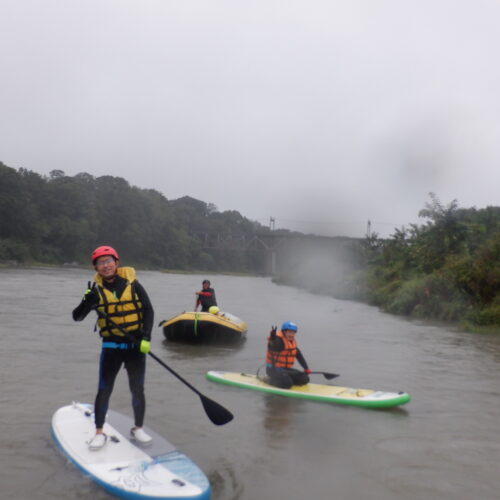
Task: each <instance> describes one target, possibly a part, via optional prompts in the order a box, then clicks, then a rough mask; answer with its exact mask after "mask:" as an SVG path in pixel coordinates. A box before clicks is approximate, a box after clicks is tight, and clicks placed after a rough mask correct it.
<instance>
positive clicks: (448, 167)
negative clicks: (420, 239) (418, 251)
mask: <svg viewBox="0 0 500 500" xmlns="http://www.w3.org/2000/svg"><path fill="white" fill-rule="evenodd" d="M499 18H500V3H498V2H496V1H493V0H491V1H486V0H478V1H474V2H472V1H465V0H448V1H444V0H441V1H440V0H419V1H416V0H415V1H406V0H383V1H379V0H357V1H356V0H349V1H338V0H325V1H319V0H307V1H306V0H286V1H285V0H281V1H277V0H255V1H245V2H243V1H240V0H227V1H226V0H224V1H212V0H204V1H200V0H193V1H190V0H172V1H168V0H135V1H131V0H99V1H97V0H86V1H76V0H43V1H42V0H1V1H0V67H1V76H0V161H2V162H4V163H5V164H6V165H8V166H10V167H13V168H16V169H17V168H20V167H23V168H26V169H29V170H33V171H35V172H38V173H40V174H44V175H45V174H48V173H49V172H50V171H51V170H54V169H58V170H63V171H64V172H65V173H66V174H67V175H75V174H77V173H79V172H87V173H89V174H91V175H94V176H100V175H113V176H119V177H123V178H125V179H126V180H127V181H128V182H129V183H130V184H131V185H135V186H138V187H141V188H153V189H156V190H158V191H160V192H161V193H162V194H164V195H165V196H166V197H167V198H168V199H175V198H178V197H181V196H184V195H189V196H192V197H194V198H197V199H200V200H203V201H206V202H208V203H213V204H215V205H216V206H217V207H218V209H219V210H238V211H239V212H240V213H241V214H242V215H244V216H245V217H248V218H250V219H252V220H258V221H259V222H261V223H262V224H266V225H267V224H269V217H271V216H272V217H274V218H275V219H276V227H287V228H290V229H296V230H299V231H303V232H315V233H318V234H327V235H347V236H363V235H364V234H365V232H366V229H367V221H368V220H371V222H372V230H373V231H376V232H378V233H379V234H381V235H388V234H390V233H392V232H393V229H394V227H400V226H402V225H408V224H409V223H411V222H420V223H422V222H424V221H423V220H422V219H419V218H418V217H417V214H418V211H419V210H420V209H421V208H423V207H424V205H425V203H426V202H428V201H429V196H428V193H429V192H434V193H435V194H436V195H437V196H438V198H439V199H440V200H441V202H442V203H443V204H448V203H449V202H451V201H452V200H453V199H457V200H458V203H459V206H461V207H471V206H476V207H477V208H483V207H485V206H488V205H496V206H498V205H499V196H498V186H499V185H500V179H499V178H500V168H499V167H498V159H499V157H500V141H499V140H498V137H499V132H500V126H499V102H500V99H499V98H500V85H499V84H500V66H499V64H498V61H497V58H496V57H495V56H496V54H497V52H498V47H499V46H500V43H499V42H500V34H499V30H498V19H499Z"/></svg>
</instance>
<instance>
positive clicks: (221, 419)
mask: <svg viewBox="0 0 500 500" xmlns="http://www.w3.org/2000/svg"><path fill="white" fill-rule="evenodd" d="M95 311H96V312H97V315H98V316H100V317H101V318H104V319H106V320H107V321H109V322H110V323H111V324H112V325H113V326H114V327H115V328H117V329H118V330H120V332H122V333H123V335H125V337H127V338H128V339H129V340H131V341H132V342H133V343H134V344H136V345H139V341H138V340H137V339H136V338H135V337H134V336H133V335H132V334H130V332H128V331H127V330H125V328H123V327H122V326H120V325H118V324H117V323H115V322H114V321H113V320H112V319H111V318H110V317H109V315H108V314H106V313H105V312H104V311H100V310H99V309H97V308H95ZM148 355H149V356H151V357H152V358H153V359H154V360H155V361H156V362H158V363H159V364H160V365H161V366H163V368H165V369H166V370H168V371H169V372H170V373H171V374H172V375H174V377H177V378H178V379H179V380H180V381H181V382H182V383H183V384H184V385H186V386H187V387H189V388H190V389H191V390H192V391H193V392H195V393H196V394H198V396H199V397H200V400H201V404H202V405H203V408H204V410H205V413H206V414H207V417H208V418H209V419H210V420H211V421H212V423H213V424H215V425H224V424H227V423H228V422H230V421H231V420H232V419H233V418H234V417H233V414H232V413H231V412H230V411H229V410H228V409H226V408H224V407H223V406H222V405H220V404H219V403H217V402H215V401H213V400H212V399H210V398H208V397H207V396H205V395H204V394H202V393H201V392H200V391H199V390H198V389H196V387H194V386H193V385H191V384H190V383H189V382H188V381H187V380H186V379H185V378H183V377H182V376H181V375H179V374H178V373H177V372H176V371H175V370H174V369H173V368H170V366H168V365H167V364H166V363H165V362H163V361H162V360H161V359H160V358H159V357H158V356H156V355H155V354H153V353H152V352H151V351H149V352H148Z"/></svg>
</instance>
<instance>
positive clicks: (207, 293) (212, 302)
mask: <svg viewBox="0 0 500 500" xmlns="http://www.w3.org/2000/svg"><path fill="white" fill-rule="evenodd" d="M198 293H199V295H198V300H197V301H196V306H198V305H200V304H201V311H202V312H208V310H209V309H210V308H211V307H212V306H216V305H217V299H216V298H215V290H214V289H213V288H203V289H202V290H201V291H199V292H198Z"/></svg>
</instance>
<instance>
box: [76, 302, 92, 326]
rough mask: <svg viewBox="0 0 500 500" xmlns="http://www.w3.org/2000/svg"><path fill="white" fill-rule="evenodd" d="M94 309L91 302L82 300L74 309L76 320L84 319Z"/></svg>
mask: <svg viewBox="0 0 500 500" xmlns="http://www.w3.org/2000/svg"><path fill="white" fill-rule="evenodd" d="M91 310H92V307H91V305H90V304H88V303H87V302H85V301H84V300H82V301H81V302H80V304H78V305H77V306H76V307H75V308H74V309H73V320H75V321H82V320H84V319H85V318H86V317H87V314H88V313H89V312H90V311H91Z"/></svg>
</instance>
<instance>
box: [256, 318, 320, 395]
mask: <svg viewBox="0 0 500 500" xmlns="http://www.w3.org/2000/svg"><path fill="white" fill-rule="evenodd" d="M297 330H298V327H297V325H296V324H295V323H293V322H292V321H286V322H285V323H283V324H282V325H281V330H280V331H277V327H275V326H273V327H272V328H271V333H270V334H269V338H268V339H267V356H266V373H267V377H268V380H267V382H268V383H269V384H271V385H274V386H276V387H280V388H282V389H290V387H292V385H306V384H308V383H309V375H310V373H311V370H310V369H309V367H308V366H307V362H306V360H305V358H304V356H303V354H302V352H301V351H300V349H299V348H298V347H297V341H296V339H295V335H296V333H297ZM295 360H297V361H298V362H299V364H300V366H302V368H303V369H304V371H300V370H297V369H296V368H292V367H293V364H294V363H295Z"/></svg>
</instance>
